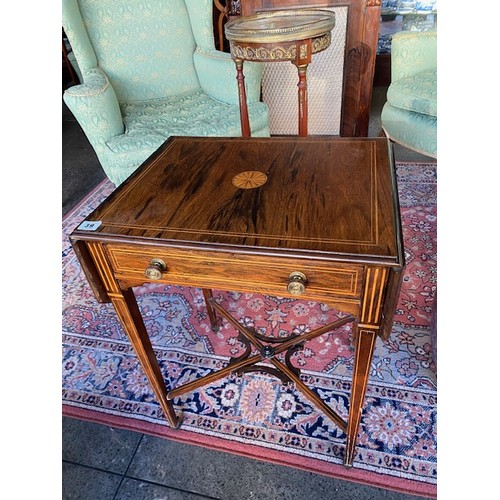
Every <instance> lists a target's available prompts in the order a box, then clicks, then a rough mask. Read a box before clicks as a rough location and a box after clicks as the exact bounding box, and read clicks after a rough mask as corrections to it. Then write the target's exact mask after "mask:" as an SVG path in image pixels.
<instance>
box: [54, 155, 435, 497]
mask: <svg viewBox="0 0 500 500" xmlns="http://www.w3.org/2000/svg"><path fill="white" fill-rule="evenodd" d="M397 169H398V184H399V196H400V204H401V215H402V222H403V235H404V242H405V251H406V259H407V267H406V270H405V276H404V283H403V288H402V290H401V294H400V298H399V304H398V310H397V313H396V316H395V322H394V326H393V332H392V336H391V338H390V340H389V341H387V342H383V341H381V340H380V339H379V340H377V346H376V350H375V354H374V358H373V362H372V367H371V378H370V384H369V386H368V389H367V396H366V401H365V409H364V412H363V418H362V422H361V426H360V431H359V444H358V447H357V452H356V457H355V461H354V467H353V468H351V469H346V468H345V467H343V466H342V465H341V464H342V456H343V453H344V442H345V435H344V433H343V432H342V431H341V430H339V429H338V428H337V427H336V426H335V425H334V424H333V423H332V422H331V421H330V420H329V419H327V418H326V417H325V416H324V415H323V414H322V413H320V412H319V411H317V410H316V409H315V408H314V407H313V406H312V405H311V404H310V403H309V401H308V400H307V399H306V398H305V397H303V396H302V394H301V393H299V392H298V391H295V390H294V388H293V387H289V386H285V385H282V383H281V382H280V381H278V380H277V379H275V378H273V377H271V376H270V375H266V374H264V373H248V374H245V375H244V376H241V377H240V376H236V375H234V376H231V377H229V378H227V379H223V380H220V381H219V382H216V383H214V384H213V385H211V386H208V387H205V388H203V389H202V390H199V391H198V392H195V393H192V394H186V395H184V396H182V397H180V398H178V399H176V400H174V404H175V406H176V408H177V409H178V410H182V412H183V414H184V421H183V425H182V428H181V429H180V430H178V431H174V430H172V429H170V428H168V426H167V424H165V423H164V422H165V421H164V419H163V416H162V411H161V409H160V407H159V405H158V404H157V403H156V401H155V398H154V395H153V393H152V391H151V389H150V387H149V384H148V382H147V379H146V377H145V375H144V373H143V371H142V369H141V367H140V365H139V364H138V361H137V359H136V357H135V355H134V352H133V350H132V347H131V345H130V343H129V341H128V339H127V337H126V335H125V333H124V332H123V330H122V327H121V325H120V323H119V321H118V319H117V317H116V315H115V312H114V309H113V307H112V306H111V305H109V304H99V303H98V302H97V301H96V300H95V299H94V297H93V294H92V292H91V290H90V287H89V286H88V285H87V282H86V280H85V277H84V275H83V272H82V270H81V268H80V265H79V263H78V261H77V259H76V257H75V254H74V253H73V251H72V249H71V246H70V244H69V241H68V235H69V233H70V232H71V231H72V230H73V229H74V228H75V227H76V226H77V225H78V224H79V223H80V222H81V220H82V219H84V218H85V217H86V215H87V214H88V213H89V212H90V211H91V210H92V209H94V208H95V207H96V206H97V205H98V204H99V203H101V202H102V201H103V200H104V199H105V197H106V196H107V195H109V194H110V193H111V192H112V191H113V185H112V184H111V183H110V182H109V181H104V182H103V183H102V184H100V185H99V186H98V187H97V188H96V189H95V190H94V191H93V192H92V193H90V194H89V195H88V196H87V198H86V199H84V200H83V201H82V202H81V203H80V205H78V206H77V207H76V208H75V209H74V210H73V211H72V212H71V213H70V214H68V215H67V216H66V217H65V219H64V221H63V256H62V257H63V261H62V262H63V265H62V268H63V279H62V284H63V321H62V326H63V332H62V333H63V373H62V375H63V377H62V378H63V392H62V394H63V412H64V414H65V415H68V416H73V417H77V418H84V419H88V420H93V421H96V422H100V423H104V424H107V425H111V426H116V427H122V428H128V429H134V430H137V431H140V432H144V433H150V434H154V435H157V436H162V437H166V438H169V439H175V440H180V441H183V442H188V443H194V444H198V445H202V446H210V447H212V448H216V449H219V450H224V451H230V452H233V453H239V454H242V455H246V456H250V457H255V458H259V459H261V460H262V459H264V460H270V461H273V462H277V463H282V464H288V465H292V466H295V467H298V468H301V469H306V470H310V471H313V472H316V473H321V474H326V475H330V476H334V477H338V478H343V479H348V480H352V481H358V482H362V483H366V484H371V485H374V486H378V487H383V488H387V489H394V490H398V491H403V492H405V493H409V494H416V495H422V496H427V497H435V496H436V483H437V468H436V364H435V360H434V359H433V352H432V348H431V341H430V330H431V328H430V325H431V321H432V310H433V308H432V305H433V301H434V296H435V292H436V274H437V273H436V165H434V164H398V166H397ZM135 292H136V295H137V298H138V303H139V306H140V308H141V310H142V313H143V317H144V318H145V323H146V327H147V329H148V332H149V334H150V337H151V340H152V343H153V346H154V348H155V352H156V354H157V356H158V359H159V362H160V365H161V368H162V370H163V373H164V375H165V379H166V381H167V384H168V385H170V386H177V385H180V384H183V383H185V382H187V381H190V380H193V379H195V378H198V377H200V376H202V375H205V374H207V373H209V372H211V371H212V370H215V369H218V368H220V367H222V366H224V365H225V364H226V362H227V360H228V357H229V356H237V355H238V354H239V353H240V352H241V350H242V349H243V346H242V345H241V344H240V342H239V340H238V338H237V333H236V331H235V330H234V328H233V327H231V326H230V325H228V324H227V323H225V324H224V327H223V328H222V329H221V330H220V331H219V332H218V333H217V334H215V333H213V332H212V331H211V329H210V325H209V322H208V317H207V314H206V310H205V306H204V300H203V295H202V293H201V290H198V289H191V288H186V287H178V286H165V285H151V284H148V285H144V286H142V287H138V288H136V289H135ZM214 296H215V298H216V299H217V300H218V301H219V303H221V304H222V305H223V306H224V307H225V308H226V309H228V310H229V311H230V312H231V313H232V315H233V316H235V317H237V318H238V319H239V320H240V321H241V322H242V323H244V324H245V325H247V326H253V327H255V328H256V329H257V330H258V331H260V332H261V333H263V334H264V333H265V334H266V335H270V336H286V335H289V334H290V332H295V333H299V332H302V331H310V330H312V329H314V328H316V327H317V326H318V325H319V324H321V323H324V322H330V321H334V320H335V319H336V318H339V317H340V316H339V314H340V315H342V313H340V312H339V311H337V310H335V309H332V308H330V307H328V306H327V305H325V304H320V303H316V302H312V301H304V300H292V299H286V298H280V297H271V296H266V295H258V294H247V293H237V292H231V291H229V292H227V291H219V290H214ZM350 336H351V326H350V325H346V326H345V327H343V328H341V329H340V330H339V331H337V332H336V333H328V334H324V335H322V336H321V337H319V338H317V339H315V340H313V341H310V342H308V343H307V344H306V346H305V348H304V349H303V350H301V351H299V352H297V353H295V355H294V357H293V358H292V360H293V363H294V364H295V365H296V366H297V367H299V368H300V369H301V377H302V378H303V380H304V382H306V383H307V384H308V385H309V386H310V387H311V388H313V389H314V390H315V391H316V392H317V394H318V395H320V396H321V397H322V398H323V399H324V400H325V401H326V402H327V403H328V404H329V405H331V406H332V408H334V409H335V410H336V411H337V412H338V413H339V414H340V415H341V416H342V417H344V418H347V410H348V397H349V392H350V385H351V374H352V365H353V352H352V350H351V348H350Z"/></svg>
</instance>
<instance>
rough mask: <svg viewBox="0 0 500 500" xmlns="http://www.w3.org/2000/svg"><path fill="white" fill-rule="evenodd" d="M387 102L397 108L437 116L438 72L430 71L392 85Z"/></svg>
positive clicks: (388, 91)
mask: <svg viewBox="0 0 500 500" xmlns="http://www.w3.org/2000/svg"><path fill="white" fill-rule="evenodd" d="M387 102H389V104H391V105H392V106H394V107H396V108H401V109H406V110H407V111H414V112H415V113H422V114H425V115H430V116H437V70H436V68H434V69H429V70H425V71H422V72H420V73H416V74H414V75H411V76H409V77H407V78H402V79H401V80H396V81H394V82H392V83H391V85H390V87H389V89H388V90H387Z"/></svg>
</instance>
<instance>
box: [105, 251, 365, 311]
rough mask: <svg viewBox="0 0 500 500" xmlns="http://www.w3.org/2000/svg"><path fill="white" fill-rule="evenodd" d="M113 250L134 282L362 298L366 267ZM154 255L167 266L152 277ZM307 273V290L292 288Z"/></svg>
mask: <svg viewBox="0 0 500 500" xmlns="http://www.w3.org/2000/svg"><path fill="white" fill-rule="evenodd" d="M107 253H108V256H109V259H110V262H111V265H112V267H113V270H114V273H115V276H116V278H117V279H119V280H120V281H121V282H123V283H124V284H126V285H128V286H135V285H139V284H142V283H145V282H158V283H169V284H172V285H183V286H192V287H199V288H215V289H219V290H231V291H241V292H258V293H265V294H269V295H275V296H279V297H295V298H304V299H311V300H322V301H328V300H329V299H336V298H345V299H348V300H347V301H348V302H349V301H350V299H356V301H357V299H359V294H360V290H361V284H362V277H363V266H361V265H358V266H356V265H353V264H339V263H335V262H328V261H317V260H314V261H313V260H305V259H293V258H286V257H278V256H262V255H245V254H233V253H229V252H213V251H201V250H196V251H193V250H187V249H177V248H163V247H141V248H138V247H134V246H127V245H115V244H110V245H108V246H107ZM153 259H161V260H162V261H163V262H164V263H165V265H166V269H165V270H164V271H163V273H162V275H161V277H160V279H158V280H154V281H153V280H151V279H149V278H147V277H146V275H145V270H146V269H147V268H148V267H149V266H150V263H151V261H152V260H153ZM292 272H300V273H302V274H303V275H305V277H306V282H305V291H304V292H303V293H301V294H299V295H293V294H291V293H289V292H288V290H287V287H288V280H289V275H290V274H291V273H292Z"/></svg>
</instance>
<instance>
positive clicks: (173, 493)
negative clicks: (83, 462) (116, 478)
mask: <svg viewBox="0 0 500 500" xmlns="http://www.w3.org/2000/svg"><path fill="white" fill-rule="evenodd" d="M152 499H155V500H160V499H161V500H204V499H206V500H211V497H206V496H203V495H195V494H192V493H189V492H186V491H181V490H174V489H172V488H167V487H166V486H161V485H159V484H153V483H146V482H143V481H137V480H136V479H129V478H125V480H124V481H123V483H122V484H121V486H120V489H119V490H118V493H117V495H116V498H115V500H152Z"/></svg>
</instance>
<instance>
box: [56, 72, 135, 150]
mask: <svg viewBox="0 0 500 500" xmlns="http://www.w3.org/2000/svg"><path fill="white" fill-rule="evenodd" d="M83 78H84V82H85V83H84V84H83V85H75V86H74V87H70V88H69V89H68V90H66V92H65V93H64V96H63V98H64V102H65V103H66V104H67V106H68V108H69V109H70V110H71V112H72V113H73V114H74V115H75V118H76V119H77V121H78V123H79V124H80V126H81V127H82V129H83V131H84V132H85V135H86V136H87V139H88V140H89V142H90V144H92V146H93V147H94V149H95V151H96V153H97V155H98V156H99V155H100V153H102V152H103V151H104V149H105V148H106V142H107V141H108V140H109V139H111V138H112V137H114V136H116V135H120V134H123V133H124V131H125V126H124V124H123V120H122V114H121V111H120V106H119V104H118V99H117V98H116V94H115V91H114V90H113V87H112V86H111V84H110V82H109V80H108V78H107V76H106V75H105V74H104V72H103V71H102V69H101V68H98V67H95V68H92V69H89V70H87V71H85V72H84V74H83Z"/></svg>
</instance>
